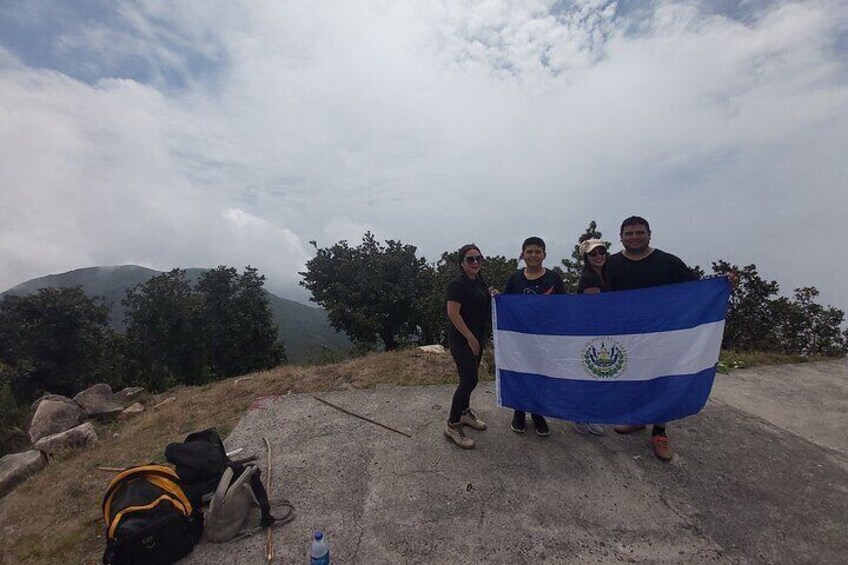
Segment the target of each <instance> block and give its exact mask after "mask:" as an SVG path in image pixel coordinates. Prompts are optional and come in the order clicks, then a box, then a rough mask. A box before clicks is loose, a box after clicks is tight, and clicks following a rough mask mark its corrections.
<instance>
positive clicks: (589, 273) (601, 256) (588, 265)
mask: <svg viewBox="0 0 848 565" xmlns="http://www.w3.org/2000/svg"><path fill="white" fill-rule="evenodd" d="M579 249H580V256H581V257H582V259H583V271H582V272H581V273H580V281H579V282H578V283H577V292H578V293H579V294H598V293H599V292H607V291H608V290H609V284H607V277H606V273H605V269H604V265H606V263H607V244H606V243H604V242H603V241H601V240H600V239H587V240H586V241H584V242H582V243H581V244H580V248H579ZM574 429H575V430H576V431H577V433H578V434H594V435H596V436H602V435H604V429H603V428H602V427H601V426H599V425H598V424H590V423H588V422H575V423H574Z"/></svg>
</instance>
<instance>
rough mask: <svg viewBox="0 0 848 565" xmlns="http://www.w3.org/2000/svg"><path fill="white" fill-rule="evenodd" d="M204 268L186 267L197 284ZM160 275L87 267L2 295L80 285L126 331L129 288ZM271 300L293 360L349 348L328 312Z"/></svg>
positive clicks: (135, 268)
mask: <svg viewBox="0 0 848 565" xmlns="http://www.w3.org/2000/svg"><path fill="white" fill-rule="evenodd" d="M204 271H205V269H186V274H187V275H188V278H189V280H190V281H191V283H192V284H194V283H195V282H196V281H197V279H198V277H200V275H201V274H202V273H203V272H204ZM161 274H162V272H161V271H156V270H154V269H148V268H146V267H139V266H137V265H121V266H114V267H88V268H85V269H76V270H74V271H69V272H67V273H61V274H57V275H47V276H46V277H39V278H36V279H32V280H28V281H26V282H24V283H21V284H19V285H17V286H15V287H13V288H11V289H9V290H7V291H6V292H4V293H2V294H12V295H17V296H26V295H28V294H32V293H34V292H37V291H38V290H39V289H42V288H48V287H69V286H77V285H79V286H81V287H82V288H83V291H84V292H85V293H86V295H87V296H92V297H93V296H100V297H102V298H103V299H104V300H105V301H106V304H107V305H109V306H110V307H111V309H112V316H111V320H110V324H111V325H112V327H114V328H115V329H117V330H119V331H124V329H125V327H126V325H125V323H124V314H125V308H124V306H123V304H121V300H123V299H124V297H125V296H126V293H127V290H128V289H130V288H133V287H134V286H136V285H138V284H141V283H143V282H146V281H147V280H149V279H151V278H152V277H155V276H156V275H161ZM0 296H2V295H0ZM268 299H269V302H270V306H271V312H272V314H273V316H274V321H276V322H277V327H278V328H279V334H280V336H281V337H282V338H283V340H284V341H285V343H286V352H287V354H288V358H289V361H290V362H292V363H301V362H304V361H307V360H310V359H313V358H315V357H316V355H317V354H320V352H321V350H322V349H324V348H330V349H348V348H349V347H350V341H349V340H348V339H347V337H346V336H345V335H344V334H343V333H339V332H337V331H336V330H334V329H333V328H332V327H331V326H330V324H329V322H328V321H327V314H326V312H325V311H324V310H322V309H321V308H314V307H311V306H306V305H303V304H300V303H298V302H294V301H293V300H288V299H285V298H281V297H279V296H277V295H275V294H273V293H271V292H269V293H268Z"/></svg>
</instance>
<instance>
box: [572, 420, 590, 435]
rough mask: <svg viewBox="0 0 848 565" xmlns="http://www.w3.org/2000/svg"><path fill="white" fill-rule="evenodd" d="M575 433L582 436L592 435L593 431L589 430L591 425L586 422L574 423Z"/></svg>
mask: <svg viewBox="0 0 848 565" xmlns="http://www.w3.org/2000/svg"><path fill="white" fill-rule="evenodd" d="M574 431H575V432H577V433H578V434H582V435H586V434H590V433H592V432H591V430H589V424H587V423H586V422H574Z"/></svg>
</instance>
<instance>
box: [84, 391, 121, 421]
mask: <svg viewBox="0 0 848 565" xmlns="http://www.w3.org/2000/svg"><path fill="white" fill-rule="evenodd" d="M113 396H114V395H113V394H112V387H110V386H109V385H107V384H106V383H98V384H96V385H93V386H90V387H88V388H87V389H85V390H84V391H82V392H81V393H79V394H78V395H76V396H75V397H74V401H75V402H76V403H77V404H79V405H80V406H82V409H83V410H84V411H85V413H86V415H88V417H89V418H97V419H98V420H109V419H111V418H114V417H115V416H117V415H118V414H120V413H121V410H123V409H124V407H123V406H121V405H120V404H118V403H117V402H115V400H114V398H113Z"/></svg>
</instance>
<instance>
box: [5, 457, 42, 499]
mask: <svg viewBox="0 0 848 565" xmlns="http://www.w3.org/2000/svg"><path fill="white" fill-rule="evenodd" d="M46 464H47V459H46V458H45V457H44V455H42V453H41V452H40V451H37V450H35V449H33V450H32V451H25V452H23V453H13V454H11V455H6V456H5V457H3V458H2V459H0V497H3V496H6V495H7V494H9V493H10V492H12V490H14V488H15V487H16V486H18V485H19V484H20V483H22V482H23V481H24V480H25V479H26V478H27V477H29V476H30V475H34V474H35V473H37V472H39V471H40V470H41V469H43V468H44V466H45V465H46Z"/></svg>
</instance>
